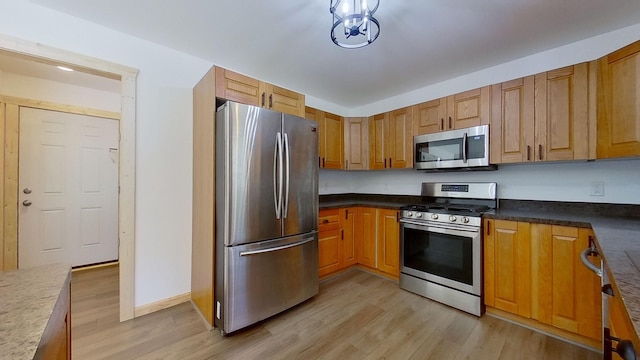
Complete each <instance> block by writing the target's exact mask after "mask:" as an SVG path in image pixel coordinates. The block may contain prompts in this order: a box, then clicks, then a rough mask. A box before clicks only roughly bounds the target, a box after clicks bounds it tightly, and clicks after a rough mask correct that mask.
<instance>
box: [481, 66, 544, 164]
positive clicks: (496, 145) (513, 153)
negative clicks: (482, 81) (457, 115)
mask: <svg viewBox="0 0 640 360" xmlns="http://www.w3.org/2000/svg"><path fill="white" fill-rule="evenodd" d="M491 99H492V106H491V127H490V129H489V136H490V137H491V142H490V146H491V154H490V162H491V163H492V164H502V163H518V162H525V161H532V160H533V155H534V154H533V142H534V115H535V113H534V111H535V109H534V77H533V76H527V77H525V78H521V79H516V80H511V81H508V82H504V83H502V84H496V85H493V86H492V95H491Z"/></svg>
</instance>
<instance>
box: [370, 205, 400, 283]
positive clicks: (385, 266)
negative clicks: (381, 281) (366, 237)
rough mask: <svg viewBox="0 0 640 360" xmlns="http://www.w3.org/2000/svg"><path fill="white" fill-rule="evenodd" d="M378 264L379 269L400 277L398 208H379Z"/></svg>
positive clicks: (377, 211) (377, 212)
mask: <svg viewBox="0 0 640 360" xmlns="http://www.w3.org/2000/svg"><path fill="white" fill-rule="evenodd" d="M376 214H377V218H378V219H377V220H378V233H377V239H378V241H377V242H378V261H377V263H378V266H377V269H378V270H380V271H382V272H384V273H387V274H389V275H391V277H393V278H396V279H397V278H399V277H400V239H399V238H400V224H399V223H398V210H390V209H377V210H376Z"/></svg>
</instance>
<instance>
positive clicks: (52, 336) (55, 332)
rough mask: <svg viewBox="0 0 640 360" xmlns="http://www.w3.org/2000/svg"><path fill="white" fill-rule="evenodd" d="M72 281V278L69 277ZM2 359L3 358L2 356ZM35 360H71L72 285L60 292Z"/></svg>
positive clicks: (68, 284)
mask: <svg viewBox="0 0 640 360" xmlns="http://www.w3.org/2000/svg"><path fill="white" fill-rule="evenodd" d="M69 279H70V277H69ZM0 357H1V356H0ZM33 358H34V359H46V360H71V283H70V282H68V283H67V284H66V285H65V287H64V288H63V289H62V291H61V292H60V298H59V299H58V302H57V303H56V305H55V307H54V309H53V312H52V313H51V317H50V318H49V322H48V323H47V326H46V327H45V329H44V332H43V333H42V337H41V338H40V343H39V344H38V349H37V350H36V354H35V356H34V357H33Z"/></svg>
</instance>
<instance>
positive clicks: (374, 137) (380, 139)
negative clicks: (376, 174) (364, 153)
mask: <svg viewBox="0 0 640 360" xmlns="http://www.w3.org/2000/svg"><path fill="white" fill-rule="evenodd" d="M388 137H389V113H382V114H377V115H373V116H371V117H369V169H371V170H380V169H386V168H387V166H388V164H387V158H388V156H387V153H388V150H386V149H385V146H388V145H386V144H385V142H386V139H387V138H388Z"/></svg>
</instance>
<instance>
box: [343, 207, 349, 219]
mask: <svg viewBox="0 0 640 360" xmlns="http://www.w3.org/2000/svg"><path fill="white" fill-rule="evenodd" d="M344 219H345V220H349V209H346V210H345V211H344Z"/></svg>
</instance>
